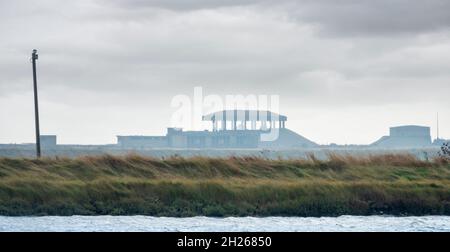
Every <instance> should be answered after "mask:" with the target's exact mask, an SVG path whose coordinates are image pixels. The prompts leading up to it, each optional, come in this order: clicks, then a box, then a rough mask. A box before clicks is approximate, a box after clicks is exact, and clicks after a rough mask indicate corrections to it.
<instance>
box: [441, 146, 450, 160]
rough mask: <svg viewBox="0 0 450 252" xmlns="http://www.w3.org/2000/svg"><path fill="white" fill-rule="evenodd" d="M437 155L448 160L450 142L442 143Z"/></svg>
mask: <svg viewBox="0 0 450 252" xmlns="http://www.w3.org/2000/svg"><path fill="white" fill-rule="evenodd" d="M439 156H440V157H442V158H445V159H447V160H450V143H449V142H447V143H444V144H443V145H442V146H441V151H440V152H439Z"/></svg>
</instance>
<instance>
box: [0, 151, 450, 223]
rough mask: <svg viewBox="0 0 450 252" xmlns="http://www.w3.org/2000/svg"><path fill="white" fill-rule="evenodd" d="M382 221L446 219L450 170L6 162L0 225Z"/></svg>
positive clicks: (361, 163) (420, 164) (371, 163)
mask: <svg viewBox="0 0 450 252" xmlns="http://www.w3.org/2000/svg"><path fill="white" fill-rule="evenodd" d="M380 213H384V214H395V215H428V214H445V215H450V164H449V163H448V162H446V161H444V160H441V159H436V160H433V161H420V160H417V159H416V158H414V157H412V156H408V155H382V156H370V157H364V158H362V157H360V158H356V157H350V156H336V155H330V156H329V158H328V160H326V161H321V160H317V159H315V158H314V157H313V156H311V157H309V158H308V159H304V160H267V159H261V158H252V157H248V158H233V157H231V158H202V157H194V158H180V157H173V158H167V159H155V158H149V157H141V156H136V155H128V156H99V157H82V158H75V159H69V158H43V159H40V160H36V159H11V158H0V215H73V214H83V215H98V214H113V215H119V214H121V215H134V214H145V215H155V216H194V215H207V216H230V215H232V216H248V215H253V216H274V215H276V216H336V215H343V214H352V215H369V214H380Z"/></svg>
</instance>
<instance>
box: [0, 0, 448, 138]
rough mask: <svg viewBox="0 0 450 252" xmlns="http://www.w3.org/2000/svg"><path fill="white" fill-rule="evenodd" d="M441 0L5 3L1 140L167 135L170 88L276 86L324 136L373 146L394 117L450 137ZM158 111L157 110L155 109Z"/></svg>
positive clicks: (293, 124)
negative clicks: (35, 84) (36, 107)
mask: <svg viewBox="0 0 450 252" xmlns="http://www.w3.org/2000/svg"><path fill="white" fill-rule="evenodd" d="M449 9H450V2H448V1H445V0H441V1H438V0H431V1H419V0H417V1H405V0H396V1H389V0H381V1H369V0H363V1H328V0H326V1H307V0H303V1H292V0H282V1H256V0H253V1H251V0H247V1H214V3H212V1H181V0H180V1H175V0H171V1H138V0H134V1H121V0H116V1H103V0H97V1H95V0H92V1H87V0H81V1H72V2H64V3H63V2H62V1H56V0H46V1H39V2H36V1H25V0H18V1H8V2H6V1H2V2H0V33H1V34H2V39H1V40H0V53H1V57H0V107H1V109H0V118H1V119H0V120H1V121H0V143H9V142H17V143H21V142H33V141H34V123H33V119H34V117H33V116H34V115H33V112H34V111H33V100H32V99H33V97H32V81H31V64H30V63H29V61H28V59H29V57H30V53H31V50H32V49H33V48H37V49H38V50H39V53H40V59H39V61H38V70H39V73H38V79H39V88H40V93H39V94H40V98H41V130H42V133H43V134H57V135H58V141H59V142H60V143H82V144H91V143H92V144H94V143H113V142H115V135H121V134H145V135H159V134H164V133H165V128H166V127H167V126H169V120H170V116H171V114H172V112H173V111H174V110H175V108H171V107H170V101H171V99H172V97H173V96H174V95H177V94H180V93H181V94H187V95H192V92H193V88H194V86H202V87H203V89H204V92H205V95H208V94H218V95H227V94H243V95H247V94H256V95H258V94H279V95H280V102H281V104H280V105H281V107H280V109H281V113H282V114H285V115H287V116H288V122H287V125H286V126H287V127H288V128H290V129H292V130H294V131H296V132H299V133H300V134H302V135H304V136H306V137H308V138H309V139H311V140H313V141H315V142H318V143H320V144H327V143H331V142H335V143H339V144H345V143H348V144H349V143H356V144H358V143H360V144H368V143H370V142H373V141H375V140H377V139H378V138H379V137H380V136H382V135H386V134H387V132H388V127H389V126H396V125H402V124H419V125H427V126H432V134H433V138H435V125H434V124H435V117H436V112H438V111H440V112H441V113H440V121H441V136H442V137H444V138H450V128H449V127H445V125H449V124H450V113H448V112H446V111H445V110H444V109H445V108H448V107H449V105H450V100H449V99H448V94H449V93H450V85H449V83H450V71H449V70H448V69H450V15H449V14H448V10H449ZM155 118H158V121H157V120H155Z"/></svg>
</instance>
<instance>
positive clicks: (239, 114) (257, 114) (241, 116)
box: [202, 109, 287, 121]
mask: <svg viewBox="0 0 450 252" xmlns="http://www.w3.org/2000/svg"><path fill="white" fill-rule="evenodd" d="M222 118H225V121H235V120H236V121H244V120H245V121H255V120H256V121H262V120H261V119H263V121H271V120H272V118H273V119H274V120H277V121H287V116H284V115H280V114H277V113H274V112H271V111H268V110H241V109H235V110H222V111H217V112H214V113H211V114H207V115H204V116H203V117H202V120H203V121H215V120H218V121H221V120H222Z"/></svg>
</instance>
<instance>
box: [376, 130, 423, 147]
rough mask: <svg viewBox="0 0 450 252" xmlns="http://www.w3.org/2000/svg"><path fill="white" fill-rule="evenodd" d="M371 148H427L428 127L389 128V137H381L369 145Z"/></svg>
mask: <svg viewBox="0 0 450 252" xmlns="http://www.w3.org/2000/svg"><path fill="white" fill-rule="evenodd" d="M371 146H373V147H381V148H398V147H428V146H431V134H430V127H425V126H417V125H406V126H398V127H391V128H390V129H389V136H383V137H382V138H380V139H379V140H378V141H376V142H374V143H372V144H371Z"/></svg>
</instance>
